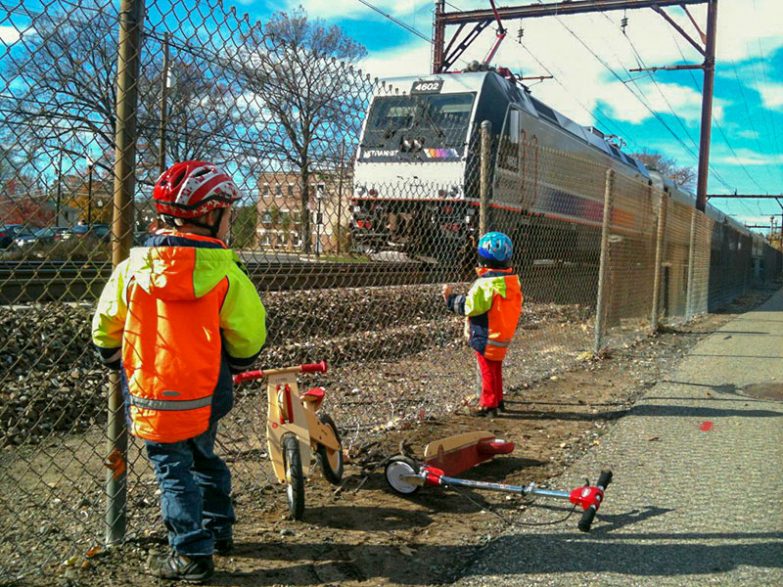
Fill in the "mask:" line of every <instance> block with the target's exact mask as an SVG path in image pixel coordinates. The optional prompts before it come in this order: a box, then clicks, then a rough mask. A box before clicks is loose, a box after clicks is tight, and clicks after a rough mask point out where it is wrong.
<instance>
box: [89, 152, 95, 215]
mask: <svg viewBox="0 0 783 587" xmlns="http://www.w3.org/2000/svg"><path fill="white" fill-rule="evenodd" d="M94 165H95V164H94V163H93V160H92V159H91V158H90V157H89V156H88V157H87V226H88V227H89V226H91V225H92V168H93V167H94Z"/></svg>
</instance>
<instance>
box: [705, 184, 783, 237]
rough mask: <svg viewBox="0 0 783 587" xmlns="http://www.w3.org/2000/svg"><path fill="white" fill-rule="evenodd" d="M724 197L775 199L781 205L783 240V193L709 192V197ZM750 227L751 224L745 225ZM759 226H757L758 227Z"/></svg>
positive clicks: (735, 198) (782, 233)
mask: <svg viewBox="0 0 783 587" xmlns="http://www.w3.org/2000/svg"><path fill="white" fill-rule="evenodd" d="M718 198H720V199H722V200H775V201H776V202H777V203H778V206H780V211H781V214H780V238H781V239H782V242H783V194H777V195H776V194H738V193H736V192H735V193H733V194H708V195H707V199H708V200H712V199H718ZM745 226H747V227H748V228H752V227H751V226H748V225H747V224H746V225H745ZM756 228H757V227H756Z"/></svg>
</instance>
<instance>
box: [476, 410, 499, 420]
mask: <svg viewBox="0 0 783 587" xmlns="http://www.w3.org/2000/svg"><path fill="white" fill-rule="evenodd" d="M473 415H474V416H477V417H479V418H497V416H498V409H497V408H479V409H478V410H475V411H474V412H473Z"/></svg>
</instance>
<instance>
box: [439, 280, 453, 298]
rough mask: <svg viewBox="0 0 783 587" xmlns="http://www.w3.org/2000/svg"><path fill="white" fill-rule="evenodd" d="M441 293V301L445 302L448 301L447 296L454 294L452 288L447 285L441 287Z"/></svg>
mask: <svg viewBox="0 0 783 587" xmlns="http://www.w3.org/2000/svg"><path fill="white" fill-rule="evenodd" d="M441 293H442V294H443V299H444V300H446V301H447V302H448V301H449V296H450V295H451V294H452V293H454V288H452V287H451V286H450V285H448V284H444V285H443V289H441Z"/></svg>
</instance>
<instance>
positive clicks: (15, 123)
mask: <svg viewBox="0 0 783 587" xmlns="http://www.w3.org/2000/svg"><path fill="white" fill-rule="evenodd" d="M141 7H142V4H141V3H139V2H130V1H128V0H125V1H124V2H122V3H120V2H114V1H108V0H51V1H48V2H47V1H42V2H35V3H33V2H21V1H17V2H13V1H12V2H6V3H4V4H3V6H2V8H0V15H2V22H0V25H2V26H3V27H4V31H6V32H4V35H5V36H4V37H3V38H4V41H3V42H4V46H3V48H4V52H3V56H2V63H1V64H0V83H1V84H2V94H1V95H0V108H1V109H2V112H3V115H4V119H5V124H3V125H0V133H1V134H2V141H1V142H0V145H2V147H0V148H2V151H1V152H0V179H1V180H2V194H1V195H0V222H2V233H0V239H2V240H0V246H2V249H0V303H1V304H2V306H0V332H2V337H0V441H1V442H2V448H1V449H0V470H1V471H2V474H1V475H0V536H1V537H2V544H0V581H5V580H12V579H13V578H15V577H29V576H32V575H35V574H36V573H39V572H41V573H42V574H43V577H44V578H43V579H41V581H42V584H46V583H47V581H48V580H47V579H46V577H50V576H52V575H54V574H59V573H61V572H63V568H64V567H63V561H66V562H68V563H69V564H70V565H71V566H73V565H75V566H78V565H79V564H81V563H82V561H83V560H84V556H85V555H86V553H88V552H89V551H90V549H91V548H92V547H93V546H95V545H97V544H101V543H103V542H104V541H105V539H106V537H107V523H108V524H109V525H111V524H115V523H117V521H118V519H119V518H121V517H123V516H125V515H127V520H126V522H125V524H126V526H125V528H119V527H117V528H115V532H114V534H112V533H111V532H110V533H109V534H108V536H109V537H111V536H112V535H113V536H114V537H115V538H123V537H124V538H134V537H136V538H138V537H143V536H147V535H149V534H151V533H153V534H154V533H156V532H159V531H160V525H159V521H158V520H159V513H158V503H157V496H156V494H155V490H156V484H155V481H154V478H153V476H152V473H151V470H150V468H149V466H148V464H147V461H146V459H145V458H143V457H142V456H141V450H140V448H141V446H140V444H139V443H138V442H135V441H133V439H130V441H129V445H128V449H127V455H123V451H122V450H119V452H113V451H112V450H110V448H111V447H112V446H114V445H116V446H115V448H119V449H122V438H121V437H120V436H118V434H120V433H121V432H118V428H117V427H118V426H120V424H121V422H120V421H119V420H117V419H116V418H115V416H118V414H112V413H108V415H107V399H106V398H107V397H108V396H110V395H111V393H116V384H112V383H110V382H109V379H108V376H107V373H106V372H105V371H104V370H103V369H101V368H100V367H99V366H98V363H97V361H96V360H95V358H94V357H93V354H92V348H91V342H90V317H91V314H92V312H93V309H94V302H95V299H96V297H97V295H98V294H99V292H100V290H101V288H102V286H103V284H104V283H105V280H106V279H107V277H108V275H109V274H110V271H111V267H112V259H113V261H114V262H115V263H116V262H118V261H119V260H120V259H121V258H122V256H123V253H124V252H127V247H129V246H130V245H131V244H134V245H137V246H138V245H141V244H142V243H143V240H144V235H145V234H146V233H147V232H148V231H149V230H151V229H154V227H155V224H156V222H157V218H156V214H155V211H154V208H153V206H152V205H151V201H150V196H151V191H152V185H153V184H154V182H155V180H156V178H157V177H158V175H159V173H160V171H161V169H163V168H165V167H166V166H167V165H169V164H171V163H172V162H174V161H181V160H187V159H205V160H209V161H213V162H214V163H216V164H218V165H220V166H222V167H223V168H225V169H226V170H227V171H228V172H229V173H230V174H231V175H232V176H233V177H234V179H235V181H236V182H237V184H238V185H239V187H240V190H241V192H242V199H241V200H240V201H239V202H238V203H237V205H235V207H234V208H233V214H234V217H233V225H232V235H231V238H232V245H233V247H234V248H235V250H237V252H238V254H239V256H240V258H241V259H242V261H243V263H244V264H245V266H246V267H247V270H248V272H249V274H250V276H251V279H252V280H253V282H254V283H255V284H256V286H257V287H258V290H259V292H260V293H261V297H262V299H263V301H264V304H265V306H266V308H267V312H268V324H267V326H268V331H269V338H268V341H267V344H266V346H265V348H264V350H263V352H262V355H261V357H260V359H259V364H260V365H262V366H265V367H275V366H283V365H288V364H294V363H299V362H309V361H315V360H323V359H325V360H327V361H328V362H329V363H330V364H331V365H332V369H331V370H330V372H329V374H328V375H326V376H323V377H321V378H320V379H319V382H320V383H323V384H325V385H326V386H327V388H328V389H329V396H328V399H327V401H328V406H327V409H328V411H329V412H330V413H331V414H332V416H333V417H334V419H335V421H336V422H337V424H338V426H339V428H340V430H341V432H342V433H343V437H344V438H343V440H344V443H345V444H346V445H347V446H352V445H355V444H356V443H357V442H359V439H360V438H361V439H362V440H364V439H366V438H367V437H368V436H369V437H372V436H376V437H377V436H379V435H382V434H384V432H385V431H387V430H390V429H394V428H399V427H401V426H407V425H414V424H415V423H416V422H417V421H419V420H422V419H425V418H428V417H437V416H442V415H444V414H447V413H448V412H450V411H451V410H453V409H454V408H455V406H457V404H458V403H459V401H460V400H461V399H462V398H463V397H464V396H465V395H466V394H468V393H472V392H473V391H474V386H475V382H474V373H473V359H472V356H471V352H469V350H468V349H467V348H466V347H465V345H464V342H463V340H462V329H463V324H462V321H461V320H459V318H456V317H454V316H453V315H450V314H448V312H447V310H446V308H445V307H444V304H443V303H442V300H441V297H440V284H441V283H443V282H452V283H457V284H458V285H457V288H458V289H460V288H461V290H462V291H464V290H465V289H466V288H467V287H468V284H469V283H470V281H471V280H472V278H473V276H472V273H473V267H474V264H475V243H476V241H477V238H478V236H479V229H480V222H479V219H480V216H481V215H482V212H485V213H486V218H487V228H488V229H491V230H502V231H505V232H507V233H508V234H509V235H510V236H511V237H512V238H513V239H514V242H515V248H516V251H517V252H516V255H515V258H514V264H515V268H516V269H517V271H518V273H519V275H520V277H521V281H522V286H523V290H524V293H525V306H524V314H523V318H522V322H521V326H520V330H519V332H518V335H517V339H516V340H515V342H514V345H513V348H512V349H511V351H510V353H509V355H508V358H507V361H506V363H507V367H506V375H505V377H504V378H505V379H506V381H507V388H508V389H509V390H511V391H515V390H517V391H518V390H519V389H520V388H521V386H522V384H523V383H529V382H532V381H535V380H537V379H539V378H541V377H545V376H548V375H551V374H552V373H555V372H557V371H560V370H563V369H567V368H571V367H573V366H574V365H575V364H577V363H578V362H579V361H580V360H583V359H584V357H585V356H591V354H592V351H593V350H594V346H595V345H596V341H598V342H599V344H598V345H597V346H598V347H599V348H600V347H603V346H605V345H616V344H623V343H624V342H626V341H628V340H629V339H633V338H636V337H639V336H642V335H643V334H645V333H646V332H647V331H648V329H649V328H650V326H651V322H653V321H655V322H656V324H657V320H660V321H669V322H671V321H676V320H683V319H685V318H687V317H690V316H693V315H695V314H697V313H700V312H704V311H707V310H709V309H713V308H714V307H716V305H717V304H719V303H722V302H725V301H728V300H730V299H732V298H733V297H735V296H736V295H738V294H741V293H742V292H743V291H744V290H745V288H747V287H749V286H750V284H751V282H752V281H753V279H754V277H755V278H757V279H764V280H767V281H769V280H773V279H775V278H776V277H777V276H778V275H779V273H780V253H779V252H774V251H771V250H770V249H769V247H768V246H764V245H761V244H759V243H757V242H756V241H751V239H750V238H749V237H748V236H747V235H745V234H741V233H740V232H738V231H737V230H736V228H735V227H734V226H733V225H731V224H728V223H720V222H716V221H715V220H713V219H711V218H707V217H706V216H704V215H702V214H696V215H694V213H693V212H692V206H690V205H688V204H687V203H685V202H679V201H675V200H674V199H671V198H670V196H669V194H668V193H665V192H664V190H663V189H662V188H658V187H654V186H652V185H650V182H649V181H646V180H645V181H642V180H640V179H639V178H632V177H628V176H626V175H623V174H621V173H616V174H614V176H613V179H612V180H611V185H610V186H609V187H608V183H607V182H608V179H607V165H605V164H598V163H596V162H595V161H594V160H591V159H589V158H586V157H583V156H579V155H577V154H574V153H569V152H565V151H558V150H555V149H551V148H548V147H543V146H541V145H540V144H539V142H538V140H537V138H536V137H534V136H526V135H523V136H521V137H518V138H516V139H515V140H511V139H510V138H509V137H508V136H505V135H503V136H501V133H500V130H501V129H499V128H497V127H496V128H495V129H494V131H493V132H492V134H491V135H490V136H489V137H488V138H489V139H490V142H489V143H488V145H489V149H488V151H487V153H488V159H487V157H485V158H484V161H483V162H482V158H481V147H480V136H481V133H480V131H479V125H480V123H481V122H482V121H481V120H475V121H472V123H471V122H470V112H471V110H470V104H469V103H468V102H466V99H465V98H464V97H459V96H456V97H454V96H452V97H449V96H441V97H437V96H434V95H431V94H426V93H424V94H421V95H419V94H417V95H414V94H413V93H412V92H410V88H408V87H395V86H392V85H390V84H389V83H384V82H381V81H378V80H376V79H373V78H372V77H371V76H369V75H368V74H366V73H365V72H362V71H360V70H359V69H358V67H357V63H358V61H359V60H360V59H361V58H362V57H363V56H364V50H363V48H362V47H361V46H359V45H357V44H356V43H354V42H353V41H350V39H347V38H346V37H344V36H343V35H342V33H341V32H340V31H339V30H337V29H334V28H331V27H328V26H326V25H324V24H323V23H320V22H318V21H312V20H308V19H307V18H306V16H305V15H304V14H303V13H301V12H297V11H294V12H293V13H291V14H289V15H288V17H287V18H285V17H283V16H281V15H278V16H275V17H274V18H272V19H271V20H270V21H269V22H267V23H266V24H263V25H262V24H258V23H252V22H250V21H249V19H248V18H247V17H241V16H239V15H237V14H236V13H235V12H234V10H233V9H231V10H229V9H227V8H226V7H225V6H223V4H222V2H219V1H217V0H210V1H207V2H198V3H185V2H183V1H181V0H174V1H171V2H164V1H163V0H152V1H148V2H146V6H145V7H144V8H145V10H144V11H143V17H142V18H141V19H140V20H139V22H138V24H139V25H141V28H140V32H141V35H140V37H138V43H139V44H138V46H136V45H135V44H134V41H133V38H134V37H133V31H134V26H135V24H137V23H135V22H134V20H133V19H134V16H139V15H141V14H142V11H141ZM134 11H135V12H134ZM121 23H122V27H121V26H120V24H121ZM121 28H122V30H123V31H124V33H123V36H122V37H120V30H121ZM8 33H12V34H8ZM120 38H122V39H124V41H123V42H124V44H121V51H125V53H120V58H119V60H118V39H120ZM137 66H138V67H137ZM136 68H137V69H138V72H136ZM118 79H120V80H121V82H120V83H119V84H118ZM122 80H125V82H122ZM123 83H125V85H123ZM134 93H135V94H136V97H137V99H131V98H133V97H134V96H133V94H134ZM373 96H379V97H383V98H384V100H382V101H381V100H378V101H376V102H373V107H372V108H370V104H371V100H372V99H373ZM128 108H130V109H128ZM414 123H415V124H416V125H417V128H419V129H426V133H429V134H427V136H428V137H436V139H435V140H436V142H437V145H436V146H432V145H431V144H430V143H427V142H426V141H425V140H424V139H422V136H423V135H422V133H424V131H422V133H413V132H401V131H400V129H404V128H410V127H412V125H414ZM471 124H472V126H471ZM363 129H364V130H363ZM426 133H425V134H426ZM428 140H429V139H428ZM428 160H437V161H442V162H443V163H444V164H449V165H451V164H454V165H457V164H464V174H463V175H462V176H460V177H458V178H456V179H455V178H450V179H446V178H443V177H441V178H435V177H430V176H427V175H426V173H425V172H424V170H425V167H426V166H425V163H426V161H428ZM370 163H379V164H381V165H386V166H387V172H386V173H385V175H384V176H383V177H380V176H376V175H373V174H374V173H376V171H372V169H376V170H377V169H378V168H377V167H371V166H370V165H369V164H370ZM482 167H483V169H484V173H485V182H484V183H483V184H482ZM394 170H399V171H394ZM610 175H611V174H610ZM482 185H483V186H484V187H483V188H482ZM482 189H483V191H484V196H485V197H486V201H487V204H486V206H485V208H484V210H482V209H481V206H480V201H481V196H482ZM123 198H126V199H123ZM607 198H609V200H607ZM662 199H663V200H665V201H666V206H663V207H662V206H661V201H662ZM605 206H607V210H609V211H610V216H608V217H607V222H606V224H605V228H604V222H603V219H604V208H605ZM662 209H665V210H666V214H665V215H663V214H661V210H662ZM112 222H114V224H113V228H112ZM692 226H693V227H694V229H693V231H692ZM112 230H113V234H112ZM692 235H693V236H692ZM602 243H603V244H604V247H603V261H602ZM754 247H756V248H758V251H757V252H756V253H755V254H754V253H753V250H754ZM656 259H657V261H656ZM759 259H760V260H761V261H758V260H759ZM602 263H603V267H604V270H603V271H601V266H602ZM759 267H763V268H764V269H765V270H764V271H763V273H762V272H761V270H760V269H759ZM689 284H690V285H689ZM599 291H600V292H601V293H600V295H599ZM599 298H600V299H601V304H600V307H598V303H597V300H598V299H599ZM599 313H600V316H601V319H600V320H597V319H596V318H597V316H598V314H599ZM652 326H655V324H652ZM115 400H116V396H115ZM265 405H266V404H265V401H264V398H263V397H262V392H261V389H260V387H258V386H255V387H254V386H246V387H242V388H239V389H238V390H237V391H236V403H235V407H234V409H233V411H232V412H231V414H230V415H229V416H228V417H227V418H225V419H224V420H223V421H222V423H221V434H220V437H219V444H220V447H221V453H222V454H223V455H224V456H225V457H226V459H227V461H229V463H230V466H231V468H232V471H233V474H234V485H235V491H234V495H235V499H236V500H237V503H238V507H239V508H260V507H272V505H271V503H273V502H274V500H270V495H275V494H277V493H278V492H276V491H272V492H271V494H270V491H269V489H268V487H267V486H268V485H270V484H271V483H272V481H273V476H272V475H271V471H270V470H269V468H268V465H267V457H266V454H265V453H266V449H265V441H264V421H265V414H264V409H265ZM119 417H120V419H121V416H119ZM110 422H113V424H112V426H113V428H110V427H109V423H110ZM107 435H108V436H110V437H114V436H117V439H115V440H116V441H113V442H112V443H109V447H110V448H109V449H107ZM107 475H108V477H109V478H110V479H111V480H112V481H110V482H109V483H107V480H106V477H107ZM126 487H127V494H126V493H125V488H126ZM107 492H108V493H109V494H115V493H116V494H117V496H118V499H119V500H120V501H115V503H114V506H113V507H114V510H113V511H111V508H110V512H109V514H108V515H107V514H106V510H107V505H106V493H107ZM124 496H127V502H126V503H127V505H125V504H124V503H123V501H122V500H123V499H124ZM264 504H266V505H264ZM123 519H124V518H123ZM69 568H70V567H69ZM30 580H31V581H32V579H30Z"/></svg>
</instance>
